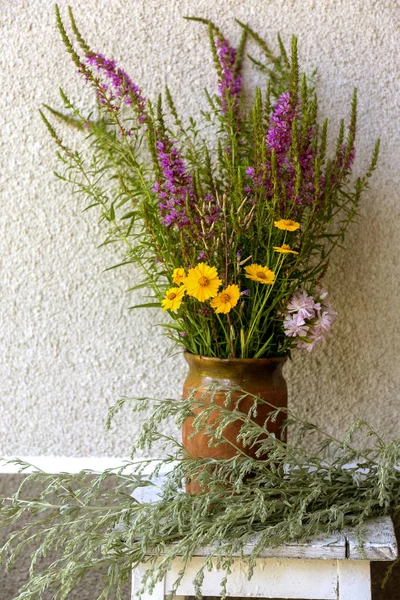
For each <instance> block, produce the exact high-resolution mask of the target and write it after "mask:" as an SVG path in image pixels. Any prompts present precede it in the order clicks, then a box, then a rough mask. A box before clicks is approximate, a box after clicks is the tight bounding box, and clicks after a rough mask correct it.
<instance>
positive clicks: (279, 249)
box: [272, 244, 298, 254]
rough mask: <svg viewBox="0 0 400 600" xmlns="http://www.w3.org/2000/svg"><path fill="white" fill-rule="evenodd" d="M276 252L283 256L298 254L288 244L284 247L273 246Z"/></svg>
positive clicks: (283, 245)
mask: <svg viewBox="0 0 400 600" xmlns="http://www.w3.org/2000/svg"><path fill="white" fill-rule="evenodd" d="M272 247H273V249H274V250H275V252H280V253H281V254H298V252H296V251H295V250H292V249H291V247H290V246H288V245H287V244H282V246H272Z"/></svg>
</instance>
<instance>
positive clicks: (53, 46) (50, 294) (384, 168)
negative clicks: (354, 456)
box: [0, 0, 400, 456]
mask: <svg viewBox="0 0 400 600" xmlns="http://www.w3.org/2000/svg"><path fill="white" fill-rule="evenodd" d="M69 3H70V4H71V5H72V7H73V9H74V12H75V16H76V19H77V21H78V23H79V24H80V27H81V29H82V32H83V34H84V35H85V36H86V38H87V39H88V41H89V43H90V44H91V45H92V47H93V48H94V49H97V50H99V51H102V52H104V54H106V55H107V56H110V57H115V58H117V59H118V60H120V61H121V64H122V66H124V67H125V68H126V70H127V71H128V72H129V73H131V76H132V78H133V79H134V80H135V81H137V82H139V83H140V84H141V85H142V87H143V89H144V90H145V93H146V95H147V96H148V97H154V95H155V93H156V90H157V88H158V87H159V86H160V85H162V86H163V85H164V84H166V83H168V85H169V86H170V88H171V90H172V92H173V93H174V95H175V97H176V100H177V105H178V107H180V108H181V109H183V110H184V111H186V110H187V112H188V113H192V114H193V115H198V114H199V105H200V106H201V105H202V103H203V98H202V88H203V87H204V86H205V85H206V86H208V87H209V88H210V89H213V86H214V87H215V78H214V74H213V71H212V67H211V59H210V56H209V52H208V48H207V35H206V30H205V28H203V27H202V26H201V25H198V24H195V23H191V22H186V21H184V20H183V19H182V16H183V15H188V14H191V15H197V16H204V17H209V18H212V19H213V20H214V21H215V22H216V23H218V25H220V26H221V27H222V28H223V29H224V31H225V32H226V34H227V36H228V37H230V38H231V40H232V41H233V42H237V41H238V39H239V35H240V32H239V28H238V27H236V26H235V23H234V17H235V16H236V17H238V18H239V19H240V20H242V21H247V22H248V23H249V24H250V25H251V26H253V27H254V28H255V29H257V30H258V31H259V32H260V33H261V34H263V35H264V36H266V38H267V39H268V40H270V41H271V42H273V43H274V42H275V33H276V32H277V31H278V30H280V31H281V33H282V35H283V38H284V39H285V40H286V41H289V40H290V36H291V34H292V33H296V34H297V35H298V37H299V45H300V57H301V61H302V65H303V67H304V68H305V69H306V70H308V71H310V70H311V69H312V67H313V66H314V65H315V66H318V68H319V70H320V83H319V94H320V105H321V114H324V113H326V114H327V115H329V116H330V118H331V125H332V127H333V129H334V130H335V131H336V130H337V125H338V121H339V118H340V117H341V116H342V115H343V114H344V115H345V116H347V114H348V106H349V101H350V98H351V93H352V88H353V86H354V85H357V86H358V88H359V98H360V107H359V115H360V120H359V134H358V154H357V161H356V169H362V168H363V167H365V165H366V163H367V160H368V158H369V155H370V152H371V151H372V148H373V144H374V141H375V139H376V137H377V136H378V135H381V137H382V153H381V159H380V164H379V169H378V173H377V174H376V175H375V176H374V178H373V180H372V182H371V190H370V191H369V192H368V194H367V195H366V196H365V197H364V201H363V208H362V213H363V218H362V220H360V223H359V224H358V225H356V226H353V228H352V230H351V233H350V236H349V239H348V245H349V250H350V251H349V252H348V253H344V252H341V253H340V252H339V253H337V254H336V256H335V258H334V262H333V263H332V265H331V270H330V273H329V276H328V277H327V280H326V285H327V287H328V288H329V291H330V293H331V296H332V300H333V302H334V305H335V307H336V309H337V310H338V312H339V318H338V321H337V324H336V325H335V329H334V335H333V336H332V338H331V339H330V341H329V343H328V344H327V345H326V346H325V347H324V348H322V349H319V350H318V351H316V352H315V353H314V354H312V355H311V356H308V355H304V354H302V355H300V354H297V355H296V357H295V360H294V363H292V364H290V365H288V366H287V367H286V375H287V379H288V381H289V386H290V402H291V406H292V408H295V409H297V410H299V411H301V413H302V414H303V415H306V416H307V417H312V418H313V419H315V420H316V421H318V422H319V423H321V424H324V425H325V426H327V427H328V428H329V429H330V430H331V431H333V432H338V430H340V429H341V428H342V427H343V426H344V425H345V424H347V423H349V422H350V421H351V420H353V419H354V418H356V417H362V418H366V419H369V420H370V421H371V422H372V424H374V425H376V426H377V427H378V428H380V429H381V430H383V431H386V433H387V435H390V436H394V435H400V424H399V419H398V415H399V388H400V336H399V329H400V293H399V292H400V284H399V281H400V259H399V257H400V235H399V233H400V206H399V189H400V176H399V158H400V156H399V154H400V143H399V124H400V123H399V109H400V100H399V92H400V89H399V88H400V86H399V75H398V69H399V58H400V50H399V48H400V40H399V37H400V28H399V25H400V9H399V5H398V3H397V2H396V0H319V1H318V0H269V1H267V0H241V1H238V0H224V2H215V0H164V1H162V0H113V1H112V2H105V1H103V2H102V1H101V0H85V1H81V0H70V2H69ZM60 7H61V10H62V12H63V14H64V15H66V3H65V2H64V1H61V2H60ZM0 19H1V32H2V34H1V42H0V44H1V52H0V61H1V76H0V77H1V90H0V94H1V95H0V108H1V132H2V135H1V140H0V144H1V152H0V161H1V172H0V182H1V185H0V194H1V203H0V207H1V209H0V290H1V291H0V314H1V328H0V406H1V418H0V455H6V454H7V455H10V454H19V455H23V454H25V455H27V454H29V455H45V454H55V455H70V456H88V455H99V456H102V455H103V456H104V455H109V456H121V455H127V453H128V451H129V446H130V443H131V441H132V439H133V438H134V436H135V432H136V431H137V430H138V427H139V423H138V422H137V420H136V419H133V418H131V417H130V414H129V413H126V414H125V417H124V418H121V419H120V420H119V426H118V431H116V430H114V431H113V432H112V433H106V432H105V429H104V419H105V415H106V410H107V406H108V405H109V404H111V403H113V402H114V401H115V400H116V399H117V398H118V397H119V396H120V395H143V394H149V395H151V394H158V395H162V394H168V395H171V394H179V392H180V387H181V381H182V377H183V375H184V371H185V368H184V365H183V359H182V358H181V357H180V356H177V357H174V358H168V357H167V343H166V340H165V339H164V338H163V337H162V335H161V333H160V331H159V330H157V329H152V328H151V321H152V319H153V318H154V314H155V313H153V312H147V313H146V312H135V313H131V312H129V311H128V306H129V305H130V303H132V302H133V300H135V299H134V298H132V297H129V296H128V295H127V294H126V293H125V290H126V289H127V288H128V287H130V286H131V285H133V284H134V283H135V281H136V274H135V272H134V271H132V270H129V269H126V270H115V271H111V272H108V273H105V274H103V273H102V270H103V269H104V268H105V267H107V266H110V265H111V264H113V262H116V260H117V258H118V257H116V256H115V255H114V254H113V253H112V252H111V250H110V249H100V250H99V249H96V245H98V244H99V243H100V242H101V241H102V236H101V231H100V230H99V228H98V227H97V225H96V222H95V215H94V213H93V214H90V213H85V214H83V215H82V214H81V208H80V206H79V205H78V203H77V199H76V198H75V197H72V196H71V194H70V190H68V189H66V188H63V187H62V185H60V183H59V182H57V181H56V180H55V179H54V177H53V175H52V170H53V169H54V168H56V160H55V157H54V150H55V149H54V146H53V144H52V143H51V141H50V139H49V138H48V136H47V134H46V131H45V129H44V127H43V124H42V122H41V121H40V118H39V115H38V110H37V109H38V108H39V107H40V105H41V104H42V103H43V102H47V103H49V104H51V105H53V106H61V103H60V102H59V100H58V92H57V89H58V86H59V85H60V84H61V85H62V86H63V87H64V89H65V90H66V91H67V92H68V93H70V95H71V96H72V97H73V98H74V99H75V100H78V102H80V103H81V104H83V103H84V102H85V99H88V98H89V96H88V92H87V90H85V89H84V84H83V82H82V81H81V80H80V78H79V77H78V76H77V75H76V73H75V68H74V66H73V65H72V63H71V62H70V60H69V57H68V56H67V55H66V53H65V52H64V49H63V47H62V44H61V42H60V39H59V35H58V33H57V31H56V28H55V19H54V13H53V6H52V3H50V2H43V1H42V2H41V1H40V0H2V2H1V11H0ZM253 77H254V76H249V78H250V79H251V80H253ZM177 94H179V98H178V97H177Z"/></svg>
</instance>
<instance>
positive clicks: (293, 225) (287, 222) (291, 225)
mask: <svg viewBox="0 0 400 600" xmlns="http://www.w3.org/2000/svg"><path fill="white" fill-rule="evenodd" d="M274 225H275V227H277V228H278V229H284V230H285V231H296V229H300V223H298V222H297V221H292V220H291V219H280V220H279V221H274Z"/></svg>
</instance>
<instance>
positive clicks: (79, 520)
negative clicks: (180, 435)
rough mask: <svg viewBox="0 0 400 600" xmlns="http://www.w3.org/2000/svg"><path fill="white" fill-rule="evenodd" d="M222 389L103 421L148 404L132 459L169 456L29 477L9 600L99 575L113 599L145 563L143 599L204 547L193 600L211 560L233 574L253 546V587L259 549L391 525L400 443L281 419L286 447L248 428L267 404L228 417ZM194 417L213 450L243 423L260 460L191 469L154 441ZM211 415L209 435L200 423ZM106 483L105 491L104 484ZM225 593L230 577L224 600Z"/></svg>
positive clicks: (5, 516)
mask: <svg viewBox="0 0 400 600" xmlns="http://www.w3.org/2000/svg"><path fill="white" fill-rule="evenodd" d="M221 391H222V388H221V387H216V386H215V387H214V389H213V390H207V394H208V396H209V397H210V394H211V403H209V402H208V401H205V400H204V399H203V398H202V397H199V396H198V394H197V396H198V397H197V398H195V395H196V391H194V392H193V396H191V397H190V398H188V399H187V400H184V401H182V400H173V399H166V400H154V399H149V398H140V399H135V400H134V401H132V400H128V399H123V400H121V401H120V402H119V403H118V404H117V405H116V406H115V407H114V409H112V410H111V411H110V421H111V419H113V418H114V417H115V415H116V414H117V413H118V412H119V411H120V410H121V409H122V407H123V406H124V404H126V403H127V402H128V401H129V403H130V404H131V406H132V408H133V411H134V412H135V413H140V412H142V411H143V410H147V408H148V407H149V406H150V407H152V409H153V410H152V414H151V416H150V417H149V419H148V420H147V421H146V423H145V424H144V426H143V428H142V432H141V434H140V436H139V438H138V440H137V441H136V443H135V446H134V448H133V454H134V453H135V452H137V451H138V450H143V449H146V450H149V449H151V447H152V445H153V444H154V443H155V442H156V441H157V442H159V441H160V440H161V441H162V442H163V443H164V445H165V456H166V458H164V459H162V460H160V461H154V460H137V461H134V460H133V458H132V462H127V463H126V464H125V465H123V466H121V467H119V468H116V469H109V470H107V471H104V472H103V473H93V472H90V471H83V472H81V473H78V474H75V475H71V474H66V473H62V474H58V475H50V474H47V473H43V472H42V471H38V470H37V471H35V472H33V473H32V474H30V475H27V477H26V479H24V481H23V483H22V484H21V486H20V488H19V490H18V491H17V492H16V493H15V494H14V496H13V497H11V498H3V499H2V502H1V505H0V526H6V525H13V527H14V532H13V533H12V535H11V536H10V538H9V540H8V541H7V543H6V544H5V545H4V546H3V548H1V550H0V557H1V559H2V561H3V562H4V563H5V564H6V565H7V566H11V565H12V564H13V562H15V560H16V559H17V557H18V554H19V553H20V552H21V551H22V550H23V549H24V548H25V547H29V548H31V547H32V544H33V546H34V547H35V551H34V553H33V554H32V565H31V570H30V575H29V582H27V583H26V584H25V585H24V586H23V587H22V588H21V590H20V592H19V595H18V596H17V597H16V599H15V600H23V599H24V600H30V599H31V600H37V599H40V598H43V597H44V594H45V592H46V591H51V592H52V594H53V596H52V597H53V598H54V599H55V600H62V599H65V598H68V594H69V593H70V591H71V590H73V589H74V588H76V587H77V586H79V584H80V582H81V578H82V577H83V576H84V574H85V573H86V572H87V571H89V570H90V571H94V570H99V571H100V572H102V573H104V570H105V569H106V572H107V574H106V576H105V578H104V581H103V588H102V591H101V593H100V595H99V596H98V599H99V600H100V599H101V598H119V593H120V590H121V587H122V586H123V585H124V584H125V583H126V582H127V581H128V580H129V577H130V572H131V569H132V567H133V566H135V565H137V564H139V563H141V562H142V561H144V560H146V562H147V565H148V568H147V570H146V573H145V576H144V580H143V590H144V589H147V590H149V591H151V590H152V588H153V586H154V585H155V583H156V582H157V581H158V580H159V579H160V578H162V576H163V575H164V574H165V572H166V571H167V570H168V568H169V566H170V564H171V561H172V560H173V559H174V557H176V556H181V557H182V558H183V564H184V565H186V564H187V562H188V561H189V560H190V558H191V557H192V556H193V555H194V554H195V551H196V549H197V548H199V547H202V546H204V547H205V546H207V547H210V550H209V552H208V554H207V556H206V558H205V567H204V569H201V570H200V571H199V572H198V573H197V575H196V578H195V583H196V592H197V594H198V595H199V596H200V594H201V583H202V579H203V575H204V570H206V569H207V568H208V567H211V566H212V565H215V561H216V562H217V564H218V565H219V568H221V569H223V570H225V571H226V573H229V569H230V566H231V565H232V561H233V560H234V557H235V556H237V555H238V554H239V555H240V553H241V551H242V550H243V548H244V546H245V545H246V544H248V543H249V542H254V540H256V543H255V545H254V549H253V551H252V553H251V554H250V555H249V556H247V557H246V561H247V566H248V570H249V577H251V575H252V569H253V567H254V564H255V560H256V558H257V556H259V554H260V552H262V550H263V549H264V548H265V547H268V546H277V545H280V544H283V543H285V542H290V541H292V540H304V539H306V538H308V537H309V536H314V535H318V534H329V533H331V532H333V531H337V530H340V529H342V528H343V527H346V526H350V525H351V526H353V527H355V528H356V530H358V531H359V532H361V531H362V528H363V524H364V522H365V520H366V519H367V518H369V517H372V516H378V515H384V514H392V516H393V517H394V518H397V519H398V517H399V514H400V471H399V469H398V465H399V464H400V440H393V441H392V442H390V443H385V442H384V440H383V439H382V437H381V436H379V435H378V433H376V432H375V431H374V430H373V429H372V428H371V427H369V426H368V424H367V423H365V422H363V421H358V422H356V423H354V424H353V425H352V426H351V427H350V428H349V429H348V430H347V431H346V432H345V433H344V435H343V438H342V439H336V438H334V437H333V436H331V435H330V434H329V433H327V432H325V431H322V430H321V429H320V428H319V427H317V426H316V425H314V424H312V423H308V422H305V421H303V420H302V419H300V418H298V417H296V416H295V415H294V414H292V413H291V412H290V411H289V412H287V415H286V416H287V419H286V424H285V427H288V428H289V430H290V437H291V439H292V440H293V442H292V443H291V444H287V443H286V442H284V441H281V440H278V439H277V438H276V437H274V436H273V435H269V434H268V433H266V430H265V428H264V427H262V426H260V425H257V424H256V423H255V422H254V421H253V419H252V415H253V414H254V412H255V411H256V410H257V407H259V406H260V404H261V403H265V401H264V400H262V399H261V398H258V397H256V396H251V397H252V399H253V401H254V404H253V409H252V411H250V413H249V414H248V415H244V414H243V413H241V412H240V411H239V410H235V407H233V410H232V407H230V408H228V404H229V402H230V395H231V393H232V391H235V392H237V391H238V390H237V388H236V389H231V390H229V389H226V388H224V392H226V394H227V402H226V407H218V406H217V405H216V404H214V403H213V397H214V396H213V395H214V394H217V393H218V392H221ZM240 396H241V397H240V399H239V400H238V401H237V405H238V404H239V402H240V400H241V399H242V397H243V396H246V397H249V394H248V393H246V392H244V391H241V394H240ZM236 408H237V407H236ZM270 408H271V413H270V415H269V418H270V419H275V418H276V417H277V414H278V411H276V410H275V409H274V408H273V407H272V406H270ZM197 409H201V410H200V412H199V414H198V415H197V416H196V418H195V420H194V427H195V430H196V431H200V430H201V431H203V432H204V431H205V432H207V433H208V435H209V437H210V445H216V446H218V444H219V443H223V442H224V440H225V438H224V429H225V427H226V426H227V425H228V424H229V423H231V422H232V421H236V420H238V419H240V420H241V421H242V426H241V429H240V433H239V436H238V441H240V442H241V444H242V445H243V446H244V448H246V447H250V446H252V445H253V444H257V446H258V449H259V455H260V458H256V459H255V458H250V457H248V456H246V455H245V454H244V453H243V451H242V452H238V455H237V456H235V457H234V458H232V459H229V460H216V459H201V460H198V459H197V460H195V459H193V458H191V457H189V456H187V455H185V454H184V453H183V450H182V447H181V445H180V444H179V442H177V441H176V440H175V439H173V438H171V437H168V436H166V435H164V434H161V433H160V431H163V430H165V424H164V425H163V422H164V421H165V420H166V419H170V418H171V417H172V418H173V419H174V421H175V422H176V424H177V425H178V426H179V425H181V424H182V422H183V421H184V420H185V419H186V418H187V417H188V416H193V414H194V413H195V412H196V411H197ZM280 410H282V409H280ZM211 411H218V418H217V420H216V422H215V423H214V425H213V426H210V425H209V422H208V417H209V416H210V412H211ZM213 414H214V416H215V412H214V413H213ZM312 447H314V448H315V450H314V451H312V450H310V448H312ZM15 463H16V464H18V465H19V466H20V467H21V469H22V470H23V469H26V468H27V467H28V465H27V464H25V463H22V462H21V461H15ZM161 471H163V472H164V473H165V472H167V474H166V475H165V476H164V478H163V485H162V489H161V490H160V489H159V488H158V487H157V482H159V477H160V472H161ZM144 473H146V474H147V475H146V476H144ZM193 477H194V478H196V479H197V481H199V482H201V485H202V486H203V492H202V493H200V494H198V495H190V494H186V493H185V492H184V491H183V489H182V482H183V481H184V480H187V481H190V479H191V478H193ZM109 482H112V486H110V485H107V483H109ZM30 484H35V485H36V486H37V485H38V484H39V485H40V486H41V488H42V491H41V493H40V496H39V497H35V498H32V496H31V495H30V493H29V487H30ZM149 486H156V488H155V490H156V491H157V493H158V494H159V497H158V499H157V498H156V499H155V501H153V502H148V501H146V500H145V498H144V496H143V491H145V488H148V487H149ZM110 488H111V489H110ZM139 492H140V493H141V494H142V495H140V494H139ZM140 498H142V500H140ZM25 514H29V515H30V519H29V522H28V523H27V524H25V525H24V524H23V525H20V524H19V519H20V517H22V516H23V515H25ZM211 548H212V549H211ZM53 554H55V555H56V556H57V558H56V559H55V560H54V561H53V562H51V564H50V565H49V566H47V567H44V568H42V569H40V568H38V566H37V563H38V560H39V559H40V558H41V557H42V556H49V555H51V556H52V555H53ZM160 558H161V560H160ZM183 573H184V570H183V571H182V573H181V575H180V577H181V576H183ZM180 577H179V579H180ZM179 579H178V580H177V581H176V582H175V585H174V587H173V589H171V590H169V592H170V594H173V593H174V591H175V590H176V588H177V586H178V584H179ZM225 584H226V578H225V579H224V581H223V583H222V590H221V593H222V595H223V596H224V593H225V589H224V586H225Z"/></svg>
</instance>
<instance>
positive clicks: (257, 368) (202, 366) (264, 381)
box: [182, 352, 287, 493]
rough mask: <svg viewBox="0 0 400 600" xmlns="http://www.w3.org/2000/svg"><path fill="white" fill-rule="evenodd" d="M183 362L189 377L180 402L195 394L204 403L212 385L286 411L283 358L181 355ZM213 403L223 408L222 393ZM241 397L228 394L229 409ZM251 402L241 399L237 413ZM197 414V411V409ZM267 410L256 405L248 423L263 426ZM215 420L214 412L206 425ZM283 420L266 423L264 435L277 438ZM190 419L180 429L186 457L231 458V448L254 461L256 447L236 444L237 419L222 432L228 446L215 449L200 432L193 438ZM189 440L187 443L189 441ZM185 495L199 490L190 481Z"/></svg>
mask: <svg viewBox="0 0 400 600" xmlns="http://www.w3.org/2000/svg"><path fill="white" fill-rule="evenodd" d="M184 356H185V359H186V361H187V363H188V365H189V373H188V375H187V377H186V380H185V382H184V385H183V398H184V399H185V398H188V396H189V394H190V392H193V391H194V390H198V391H197V392H196V394H195V397H198V398H200V397H202V398H203V400H205V401H207V400H208V399H209V398H207V394H204V390H206V389H207V388H208V387H210V384H211V383H212V382H216V384H217V385H221V386H226V387H229V386H239V387H240V388H242V389H243V390H245V391H247V392H249V393H251V394H254V395H257V396H260V397H261V398H262V399H263V400H266V401H267V402H269V403H270V404H272V405H273V406H276V407H279V408H287V386H286V381H285V379H284V377H283V375H282V367H283V365H284V363H285V361H286V357H283V358H235V359H219V358H210V357H206V356H196V355H194V354H189V353H188V352H185V354H184ZM210 395H213V400H214V402H215V403H216V404H217V405H219V406H223V405H224V402H225V400H226V394H225V393H224V392H218V393H215V392H214V393H213V394H211V393H210ZM241 395H243V393H242V392H232V396H231V404H232V408H234V407H235V406H236V402H237V400H238V398H239V397H240V396H241ZM253 402H254V399H253V398H251V397H250V398H244V399H243V400H241V402H240V404H239V407H238V408H239V410H241V411H242V412H243V413H245V414H247V413H248V411H249V410H250V408H251V407H252V406H253ZM200 410H201V409H200ZM271 410H273V409H271V408H270V407H269V406H267V405H259V406H258V408H257V415H256V416H255V417H254V416H252V419H253V420H254V421H256V422H257V424H259V425H262V426H264V423H265V420H266V419H267V417H268V414H269V413H270V412H271ZM217 417H218V411H215V412H214V413H211V415H210V417H209V421H208V422H209V423H210V424H212V423H213V422H214V421H215V420H216V418H217ZM284 419H285V414H284V413H282V415H280V416H279V418H278V419H277V420H276V421H275V422H271V421H269V422H268V424H267V427H268V431H269V432H271V433H274V434H275V435H276V436H277V437H278V438H279V437H281V432H280V426H281V425H282V422H283V421H284ZM192 423H193V417H191V418H188V419H186V421H185V422H184V424H183V427H182V443H183V447H184V449H185V450H186V451H187V452H188V454H189V455H191V456H193V457H194V458H214V459H227V458H232V457H233V456H235V455H236V454H237V453H238V451H237V450H236V449H235V447H234V446H236V447H237V448H240V449H241V450H242V451H244V452H245V453H246V454H247V456H251V457H253V458H256V451H257V447H256V446H254V447H252V448H249V447H245V448H244V447H243V446H241V445H240V444H238V442H237V436H238V434H239V431H240V427H241V425H242V421H241V420H240V419H238V420H237V421H234V422H233V423H230V424H229V425H228V426H227V427H226V428H225V429H224V432H223V434H224V437H226V438H227V439H228V440H229V441H230V442H232V444H233V445H232V444H230V443H228V442H224V443H221V444H219V445H218V446H216V447H212V448H209V447H208V442H209V440H210V437H209V435H207V434H206V433H202V432H201V431H200V432H199V433H197V434H196V435H195V436H193V437H192V438H191V436H192V434H193V431H194V430H193V425H192ZM190 438H191V439H190ZM186 491H187V492H188V493H199V491H201V488H200V486H199V484H198V483H196V481H192V482H190V483H189V484H187V485H186Z"/></svg>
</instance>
